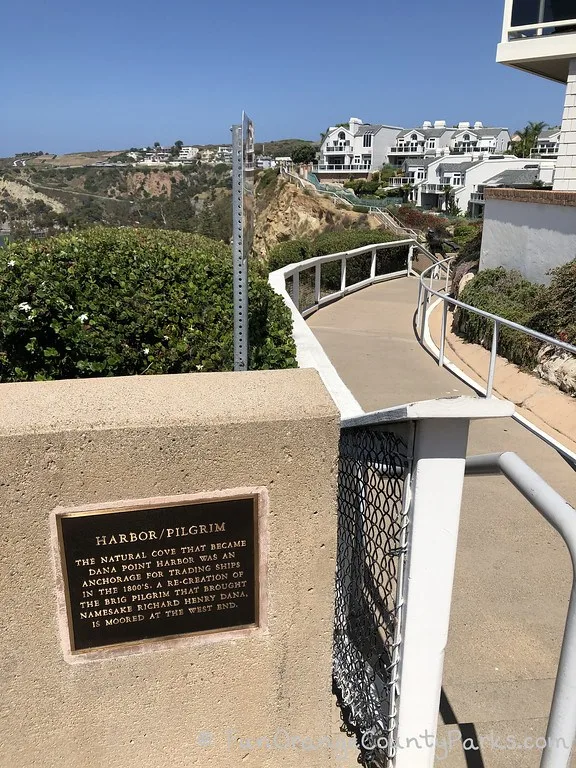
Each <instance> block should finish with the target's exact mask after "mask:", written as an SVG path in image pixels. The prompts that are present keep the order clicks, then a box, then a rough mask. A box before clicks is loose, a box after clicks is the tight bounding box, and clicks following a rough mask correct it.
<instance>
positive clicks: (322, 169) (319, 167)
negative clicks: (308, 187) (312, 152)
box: [313, 163, 372, 173]
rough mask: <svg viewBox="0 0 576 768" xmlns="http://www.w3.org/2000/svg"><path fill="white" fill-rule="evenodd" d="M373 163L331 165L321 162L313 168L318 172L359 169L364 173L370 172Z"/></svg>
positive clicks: (342, 171) (358, 170)
mask: <svg viewBox="0 0 576 768" xmlns="http://www.w3.org/2000/svg"><path fill="white" fill-rule="evenodd" d="M371 167H372V166H371V165H370V164H368V165H364V164H358V165H330V164H325V163H324V164H321V165H316V166H314V168H313V171H314V173H317V172H320V173H322V172H326V171H336V172H338V173H340V172H341V173H347V172H348V171H357V172H360V171H361V172H362V173H370V169H371Z"/></svg>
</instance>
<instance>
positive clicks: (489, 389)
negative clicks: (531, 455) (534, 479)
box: [416, 256, 576, 469]
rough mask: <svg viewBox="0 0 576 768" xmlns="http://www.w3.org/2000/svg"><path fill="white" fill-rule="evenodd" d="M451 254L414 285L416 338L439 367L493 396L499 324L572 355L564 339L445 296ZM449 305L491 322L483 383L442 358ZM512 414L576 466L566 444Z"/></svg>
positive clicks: (574, 350) (572, 349)
mask: <svg viewBox="0 0 576 768" xmlns="http://www.w3.org/2000/svg"><path fill="white" fill-rule="evenodd" d="M454 258H455V257H454V256H451V257H449V258H447V259H443V260H442V261H439V262H438V263H437V264H433V265H432V266H431V267H428V268H427V269H425V270H424V271H423V272H422V274H421V275H420V281H419V286H418V305H417V311H416V328H417V329H418V335H419V341H420V344H421V345H422V346H423V347H424V348H425V349H427V350H428V351H429V352H430V353H431V354H432V355H433V357H435V358H436V359H437V360H438V365H439V366H440V367H441V368H446V369H447V370H449V371H451V373H454V374H455V375H456V376H458V378H460V379H462V381H465V382H466V383H467V384H468V385H469V386H471V387H472V388H473V389H475V390H476V391H477V392H479V393H480V394H481V395H483V396H484V397H486V398H491V397H493V396H494V394H493V392H494V375H495V371H496V360H497V357H498V340H499V335H500V328H501V327H502V326H504V327H506V328H511V329H513V330H515V331H519V332H520V333H523V334H525V335H526V336H530V337H532V338H534V339H536V340H538V341H540V342H541V343H543V344H549V345H550V346H553V347H556V348H557V349H562V350H564V351H566V352H569V353H570V354H572V355H576V347H575V346H573V345H572V344H568V343H567V342H565V341H560V340H559V339H555V338H553V337H552V336H547V335H546V334H544V333H540V332H539V331H534V330H532V328H526V327H525V326H523V325H519V324H518V323H515V322H513V321H512V320H506V319H505V318H504V317H500V316H499V315H493V314H492V313H491V312H486V311H485V310H483V309H477V308H476V307H472V306H470V305H469V304H465V303H464V302H463V301H459V300H458V299H454V298H453V297H452V296H449V295H448V289H449V284H450V275H451V266H452V262H453V260H454ZM442 271H443V272H444V277H445V284H444V289H443V290H436V289H435V288H433V287H432V283H433V282H434V280H435V279H439V277H440V272H442ZM426 279H428V285H427V284H426ZM432 296H435V297H437V298H438V299H439V300H440V301H442V325H441V332H440V346H439V348H437V347H436V346H435V344H434V342H433V341H432V340H431V338H430V336H429V331H428V316H429V314H430V309H431V307H430V298H431V297H432ZM450 306H453V307H460V308H461V309H464V310H466V311H467V312H471V313H473V314H476V315H479V316H480V317H484V318H486V319H487V320H490V321H492V323H493V331H492V344H491V347H490V363H489V366H488V377H487V380H486V386H484V385H482V384H478V382H477V381H475V380H474V379H472V378H470V376H468V375H466V374H465V373H463V372H462V371H461V370H460V369H459V368H458V367H457V366H455V365H454V364H453V363H451V362H450V361H448V360H446V358H445V349H446V335H447V329H448V308H449V307H450ZM512 418H513V419H514V420H515V421H517V422H518V423H519V424H522V426H524V427H526V429H528V430H530V432H532V433H533V434H535V435H537V436H538V437H539V438H540V439H541V440H544V441H545V442H546V443H548V444H549V445H551V446H552V447H553V448H554V449H555V450H556V451H558V453H559V454H560V455H561V456H562V457H563V458H564V459H565V460H566V461H567V462H568V463H569V464H570V465H571V466H572V467H574V469H576V454H575V453H574V452H573V451H571V450H570V448H567V447H566V446H565V445H563V444H562V443H560V442H559V441H558V440H557V439H556V438H554V437H553V436H552V435H550V434H548V433H547V432H546V431H544V430H543V429H541V428H540V427H538V426H536V425H535V424H533V423H532V422H531V421H529V419H527V418H526V417H525V416H523V415H521V414H519V413H515V414H514V415H513V416H512Z"/></svg>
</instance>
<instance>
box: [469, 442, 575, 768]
mask: <svg viewBox="0 0 576 768" xmlns="http://www.w3.org/2000/svg"><path fill="white" fill-rule="evenodd" d="M499 473H501V474H503V475H504V476H505V477H507V478H508V480H510V482H511V483H512V485H514V486H515V487H516V488H517V489H518V490H519V491H520V493H521V494H522V495H523V496H524V498H526V499H527V500H528V501H529V502H530V503H531V504H532V506H533V507H535V508H536V509H537V510H538V512H540V514H541V515H542V516H543V517H544V518H545V519H546V520H547V521H548V522H549V523H550V525H552V526H553V527H554V528H555V529H556V530H557V531H558V533H559V534H560V536H562V538H563V540H564V543H565V544H566V546H567V547H568V551H569V553H570V558H571V560H572V590H571V593H570V603H569V606H568V614H567V618H566V625H565V628H564V638H563V641H562V651H561V653H560V661H559V662H558V671H557V673H556V684H555V686H554V695H553V698H552V706H551V708H550V717H549V720H548V729H547V731H546V745H545V747H544V750H543V752H542V758H541V760H540V768H567V766H568V763H569V761H570V753H571V748H572V744H573V742H574V739H575V737H576V509H574V507H572V506H571V505H570V504H569V503H568V502H567V501H566V500H565V499H563V498H562V496H560V494H558V493H557V492H556V491H555V490H554V489H553V488H552V487H551V486H549V485H548V483H547V482H546V481H545V480H543V479H542V478H541V477H540V475H538V474H537V473H536V472H534V470H533V469H531V468H530V467H529V466H528V465H527V464H526V463H525V462H524V461H522V459H521V458H520V457H519V456H517V455H516V454H515V453H512V452H508V451H507V452H505V453H500V454H498V453H492V454H486V455H483V456H472V457H470V458H468V459H467V460H466V474H467V475H494V474H499Z"/></svg>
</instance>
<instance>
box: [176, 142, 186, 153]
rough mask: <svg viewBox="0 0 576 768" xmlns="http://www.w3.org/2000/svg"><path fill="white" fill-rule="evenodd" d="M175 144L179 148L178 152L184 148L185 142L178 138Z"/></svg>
mask: <svg viewBox="0 0 576 768" xmlns="http://www.w3.org/2000/svg"><path fill="white" fill-rule="evenodd" d="M174 146H175V147H176V149H177V150H178V152H180V150H181V149H182V147H183V146H184V142H183V141H182V139H177V140H176V141H175V142H174Z"/></svg>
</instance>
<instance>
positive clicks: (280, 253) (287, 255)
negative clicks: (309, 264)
mask: <svg viewBox="0 0 576 768" xmlns="http://www.w3.org/2000/svg"><path fill="white" fill-rule="evenodd" d="M309 258H310V251H309V243H307V242H306V241H305V240H284V241H283V242H281V243H277V244H276V245H275V246H274V247H273V248H272V249H271V250H270V255H269V257H268V269H269V271H270V272H274V270H276V269H281V268H282V267H285V266H286V265H287V264H296V263H297V262H299V261H304V259H309Z"/></svg>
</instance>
